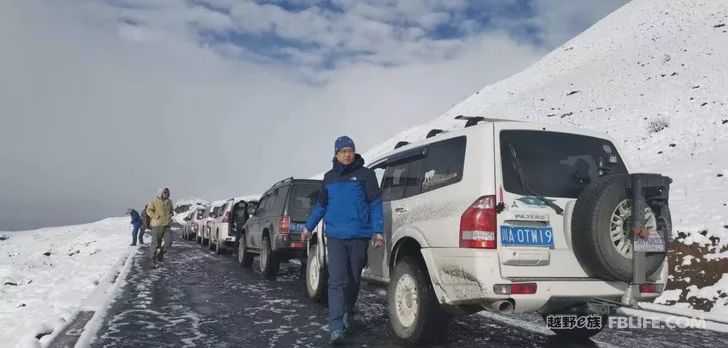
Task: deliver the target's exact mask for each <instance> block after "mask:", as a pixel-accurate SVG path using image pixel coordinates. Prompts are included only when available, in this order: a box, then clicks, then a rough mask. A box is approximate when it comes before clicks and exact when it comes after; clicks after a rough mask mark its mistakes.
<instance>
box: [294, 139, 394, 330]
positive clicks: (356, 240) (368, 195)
mask: <svg viewBox="0 0 728 348" xmlns="http://www.w3.org/2000/svg"><path fill="white" fill-rule="evenodd" d="M334 153H335V154H336V156H335V157H334V159H333V163H334V166H333V168H332V169H331V170H329V171H328V172H327V173H326V175H324V180H323V187H322V189H321V193H320V196H319V199H318V203H317V204H316V206H315V207H314V209H313V211H312V212H311V216H310V217H309V218H308V221H307V222H306V227H305V230H304V231H303V235H302V236H301V237H302V239H305V238H306V236H307V234H308V231H311V230H313V229H314V228H315V227H316V225H318V223H319V221H321V219H322V218H323V219H324V224H325V225H326V226H325V230H326V237H327V244H326V248H327V254H328V261H329V262H328V267H329V330H330V331H331V343H341V342H342V341H343V339H344V331H345V330H346V329H347V328H348V326H349V321H350V320H351V316H352V315H353V314H354V308H355V305H356V300H357V297H358V296H359V285H360V280H361V271H362V269H363V268H364V266H365V265H366V264H367V248H368V246H369V242H370V241H371V240H373V241H374V247H379V246H381V245H382V244H383V242H384V237H383V236H382V231H383V229H384V219H383V217H382V200H381V198H380V196H379V183H378V182H377V177H376V175H375V174H374V171H373V170H371V169H369V168H367V167H364V159H363V158H362V157H361V156H360V155H358V154H357V153H356V148H355V147H354V141H352V140H351V138H349V137H347V136H342V137H340V138H338V139H336V143H335V144H334Z"/></svg>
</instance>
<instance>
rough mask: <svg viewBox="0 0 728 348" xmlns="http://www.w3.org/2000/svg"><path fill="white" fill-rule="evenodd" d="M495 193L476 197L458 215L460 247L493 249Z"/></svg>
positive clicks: (495, 243)
mask: <svg viewBox="0 0 728 348" xmlns="http://www.w3.org/2000/svg"><path fill="white" fill-rule="evenodd" d="M495 206H496V204H495V195H492V196H483V197H480V198H478V199H477V200H476V201H475V202H474V203H473V204H472V205H471V206H470V207H468V209H467V210H466V211H465V212H464V213H463V215H462V217H460V247H461V248H480V249H495V248H496V245H497V241H496V224H497V222H496V213H495Z"/></svg>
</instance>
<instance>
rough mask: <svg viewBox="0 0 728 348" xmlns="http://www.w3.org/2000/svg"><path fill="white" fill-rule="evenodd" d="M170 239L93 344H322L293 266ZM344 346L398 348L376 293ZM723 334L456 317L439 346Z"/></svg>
mask: <svg viewBox="0 0 728 348" xmlns="http://www.w3.org/2000/svg"><path fill="white" fill-rule="evenodd" d="M177 234H178V233H177V231H175V241H174V244H173V246H172V249H171V250H170V251H169V252H168V253H167V255H166V257H165V262H164V263H163V265H162V267H160V268H157V269H150V268H149V260H148V259H147V257H146V256H147V251H148V249H147V248H146V247H142V248H141V250H140V251H141V252H140V253H139V254H138V255H137V256H136V257H135V258H134V263H133V265H132V268H131V270H130V272H129V274H128V276H127V279H126V281H127V284H126V286H125V288H124V289H123V291H122V293H121V294H120V295H119V297H118V298H117V299H116V301H115V302H114V304H113V305H112V306H111V308H110V309H109V312H108V313H107V315H106V319H105V321H104V324H103V326H102V328H101V329H100V330H99V334H98V337H97V339H96V341H95V342H94V343H93V344H92V346H93V347H114V346H124V347H129V346H156V347H183V346H188V347H191V346H204V347H322V346H327V345H328V337H329V332H328V327H327V319H326V309H325V308H324V307H322V306H320V305H318V304H315V303H313V302H311V301H310V300H309V299H308V298H307V297H306V295H305V283H304V280H303V274H302V273H301V272H300V266H299V265H295V264H284V265H281V272H280V273H279V276H278V279H277V280H276V281H268V280H264V279H262V277H261V275H260V274H259V273H258V272H257V259H256V262H255V263H254V264H253V270H251V269H243V268H240V266H239V265H238V263H237V259H236V256H235V255H234V254H233V253H232V252H230V251H228V252H227V253H226V254H224V255H215V254H213V253H212V252H210V251H208V250H207V249H206V248H205V249H203V248H201V247H200V246H199V245H198V244H195V243H194V242H189V241H183V240H181V239H180V238H179V236H178V235H177ZM358 310H359V312H360V314H361V315H360V317H359V319H358V320H357V321H356V322H355V325H354V328H355V330H354V332H353V334H352V335H350V338H349V342H348V344H347V345H348V346H350V347H399V345H397V343H396V340H395V338H394V337H393V335H392V334H391V333H390V331H389V319H388V315H387V310H386V297H385V293H384V291H383V290H382V289H380V288H377V287H375V286H365V288H364V289H362V293H361V296H360V302H359V304H358ZM726 340H728V334H725V333H718V332H713V331H705V330H695V329H675V330H667V329H664V330H652V329H650V330H648V329H625V330H615V329H605V330H604V331H603V332H601V333H600V334H598V335H596V336H594V337H593V338H592V340H587V341H573V342H569V341H563V340H560V339H557V338H556V337H555V336H554V335H553V334H552V333H551V332H550V331H549V330H548V329H547V328H546V326H545V325H544V324H543V321H542V320H541V318H540V316H537V315H531V314H529V315H512V316H500V315H495V314H487V315H486V316H485V317H484V316H480V315H471V316H462V317H456V318H455V321H454V322H453V324H452V325H451V328H450V334H449V339H448V341H447V343H445V344H443V345H440V346H442V347H485V346H498V347H501V346H513V347H569V346H571V347H585V346H586V347H610V346H619V347H636V346H643V347H685V346H690V347H698V346H703V347H724V344H725V343H724V342H725V341H726Z"/></svg>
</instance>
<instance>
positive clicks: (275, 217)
mask: <svg viewBox="0 0 728 348" xmlns="http://www.w3.org/2000/svg"><path fill="white" fill-rule="evenodd" d="M321 185H322V182H321V180H308V179H293V178H292V177H291V178H287V179H284V180H281V181H279V182H277V183H276V184H275V185H273V187H271V188H270V189H268V191H266V192H265V193H264V194H263V195H262V196H261V198H260V201H259V202H258V206H257V207H256V209H255V212H254V213H253V214H252V215H251V216H250V218H249V219H248V221H247V222H246V223H245V225H243V229H242V236H241V238H240V242H239V243H238V262H239V263H240V265H241V266H243V267H250V265H251V264H252V263H253V257H254V256H255V254H258V255H260V271H261V272H262V273H263V276H264V277H265V278H267V279H274V278H275V276H276V274H277V273H278V267H279V266H280V263H281V262H287V261H288V260H290V259H295V258H298V259H301V260H302V262H303V260H304V258H305V257H306V243H304V242H303V241H301V231H303V226H304V223H305V222H306V219H307V218H308V216H309V214H310V213H311V211H312V210H313V207H314V206H315V205H316V201H317V200H318V196H319V191H320V190H321Z"/></svg>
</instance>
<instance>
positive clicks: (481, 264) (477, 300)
mask: <svg viewBox="0 0 728 348" xmlns="http://www.w3.org/2000/svg"><path fill="white" fill-rule="evenodd" d="M421 252H422V255H423V257H424V259H425V263H426V264H427V269H428V273H429V274H430V278H431V280H432V285H433V288H434V290H435V293H436V295H437V298H438V300H439V302H440V303H441V304H442V305H445V306H458V305H472V304H480V305H484V306H485V305H488V304H490V303H492V302H495V301H498V300H504V299H510V300H513V302H514V312H516V313H523V312H539V311H540V312H549V311H553V310H557V309H558V308H563V307H565V306H569V305H573V304H579V303H583V302H586V301H589V300H593V299H594V298H600V299H607V300H611V301H616V302H619V301H620V299H621V297H622V296H623V295H624V293H625V291H626V290H627V287H628V286H629V284H627V283H625V282H620V281H605V280H600V279H593V278H564V279H559V278H556V279H554V278H549V279H528V280H525V279H524V280H519V282H528V283H536V284H537V290H536V293H535V294H530V295H522V294H509V295H502V294H496V293H495V292H494V291H493V285H495V284H509V283H513V281H512V280H510V279H505V278H502V277H501V274H500V264H499V261H498V255H497V252H495V251H485V250H476V249H473V250H469V249H458V248H427V249H422V250H421ZM666 278H667V267H666V264H663V269H662V276H661V277H660V280H661V281H658V282H657V283H658V284H662V285H663V289H664V284H665V280H666ZM657 296H659V293H658V294H644V295H643V296H642V297H641V298H640V300H649V299H653V298H655V297H657Z"/></svg>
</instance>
